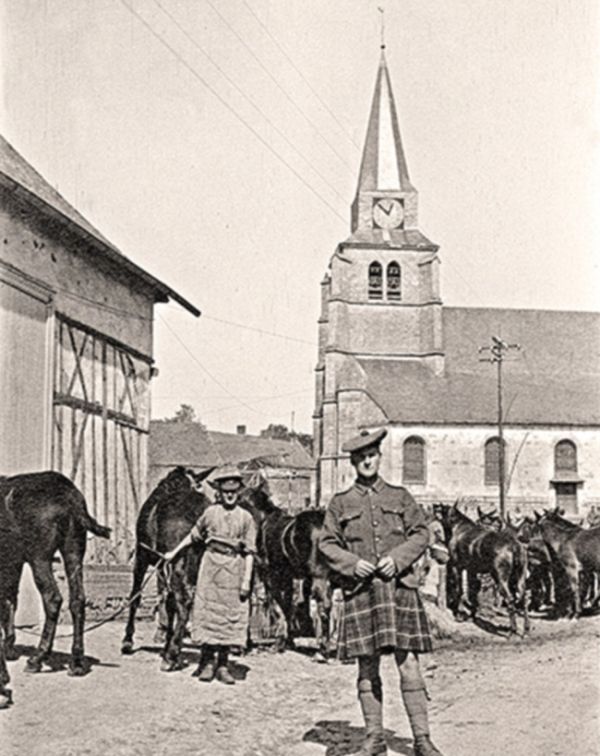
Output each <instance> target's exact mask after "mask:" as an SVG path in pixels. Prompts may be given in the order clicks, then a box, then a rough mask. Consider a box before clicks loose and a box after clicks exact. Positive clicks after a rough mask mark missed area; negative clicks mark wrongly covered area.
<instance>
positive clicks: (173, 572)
mask: <svg viewBox="0 0 600 756" xmlns="http://www.w3.org/2000/svg"><path fill="white" fill-rule="evenodd" d="M213 469H214V468H211V469H209V470H205V471H202V472H200V473H194V472H193V471H192V470H189V469H186V468H184V467H176V468H175V469H173V470H171V472H169V474H168V475H167V476H166V477H165V478H163V479H162V480H161V481H160V482H159V484H158V485H157V486H156V488H155V489H154V491H152V493H151V494H150V496H149V497H148V498H147V499H146V501H145V502H144V504H143V506H142V508H141V510H140V513H139V515H138V519H137V523H136V545H135V561H134V566H133V585H132V588H131V593H130V597H129V601H130V605H129V615H128V619H127V625H126V627H125V634H124V636H123V640H122V642H121V653H122V654H131V653H133V638H134V633H135V616H136V613H137V610H138V607H139V604H140V601H141V590H142V585H143V582H144V577H145V575H146V572H147V570H148V568H149V567H151V566H156V565H159V563H160V561H161V556H162V554H164V553H166V552H167V551H171V550H172V549H173V548H175V546H177V544H178V543H179V542H180V541H182V540H183V538H184V537H185V536H186V535H187V534H188V533H189V532H190V530H191V529H192V527H193V526H194V525H195V523H196V521H197V520H198V518H199V517H200V515H201V514H202V513H203V512H204V510H205V509H206V508H207V507H208V506H210V504H211V500H210V499H209V498H208V496H206V494H204V493H203V492H202V491H201V490H200V487H201V484H202V481H203V480H204V479H205V478H207V477H208V476H209V475H210V474H211V472H212V471H213ZM202 553H203V547H202V545H201V544H192V545H191V546H189V547H188V548H186V549H183V551H182V552H181V553H180V554H178V555H177V557H176V558H175V559H174V560H173V561H172V562H171V563H170V564H169V565H168V567H167V568H166V570H163V569H159V570H158V572H157V585H158V596H159V616H160V627H161V628H162V629H163V630H164V646H163V651H162V657H163V661H162V663H161V669H163V670H164V671H172V670H176V669H181V667H182V661H181V646H182V643H183V636H184V633H185V628H186V624H187V621H188V619H189V616H190V609H191V606H192V602H193V599H194V588H195V585H196V580H197V577H198V569H199V567H200V559H201V557H202Z"/></svg>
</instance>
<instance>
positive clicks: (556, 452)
mask: <svg viewBox="0 0 600 756" xmlns="http://www.w3.org/2000/svg"><path fill="white" fill-rule="evenodd" d="M321 287H322V304H321V315H320V318H319V323H318V328H319V353H318V363H317V367H316V401H315V412H314V437H315V456H316V459H317V471H318V483H317V490H318V502H319V504H320V505H321V506H326V505H327V503H328V502H329V500H330V499H331V497H332V496H333V494H334V493H336V492H338V491H342V490H345V489H347V488H348V487H349V486H350V485H351V483H352V480H353V475H352V468H351V466H350V461H349V458H348V455H347V454H344V453H342V452H341V447H342V444H343V443H344V441H346V440H347V439H348V438H350V437H351V436H353V435H355V434H356V433H357V432H358V431H360V430H362V429H367V430H372V429H375V428H381V427H385V428H386V429H387V431H388V433H387V436H386V438H385V440H384V442H383V445H382V453H383V461H382V474H383V476H384V477H385V478H386V480H388V481H389V482H390V483H392V484H396V485H404V486H406V487H407V488H408V489H409V490H410V491H411V492H412V493H413V495H414V496H415V497H416V498H417V500H418V501H420V502H421V503H423V504H425V505H426V504H430V503H433V502H437V501H444V502H447V503H452V502H454V501H455V500H456V499H457V498H461V499H462V500H463V501H467V502H470V503H474V502H477V503H479V504H483V505H484V506H491V505H497V504H498V502H499V495H500V487H499V481H500V479H501V477H502V476H501V474H500V472H501V469H503V470H504V476H503V477H504V492H505V502H506V508H507V511H508V512H511V511H517V512H519V511H520V512H523V513H526V512H531V511H532V510H533V509H542V508H544V507H553V506H555V505H560V506H562V507H564V508H565V509H566V510H567V512H568V513H570V514H571V515H573V516H576V517H580V516H585V515H586V514H587V512H588V511H589V510H590V509H591V508H592V507H593V508H595V509H597V508H598V507H599V506H600V314H599V313H592V312H565V311H550V310H535V309H500V308H481V307H445V306H444V304H443V298H442V291H441V289H440V255H439V247H438V245H436V244H435V243H434V242H432V241H431V240H430V239H428V238H427V237H426V236H425V234H424V233H423V232H422V231H421V229H420V227H419V205H418V192H417V190H416V189H415V187H414V186H413V184H412V183H411V180H410V178H409V172H408V166H407V160H406V156H405V152H404V149H403V146H402V140H401V136H400V129H399V124H398V115H397V111H396V106H395V102H394V96H393V92H392V86H391V81H390V75H389V71H388V67H387V64H386V60H385V53H384V52H383V51H382V54H381V60H380V64H379V68H378V72H377V78H376V83H375V92H374V95H373V101H372V105H371V111H370V116H369V121H368V127H367V134H366V139H365V143H364V148H363V154H362V162H361V166H360V172H359V177H358V186H357V190H356V196H355V198H354V201H353V203H352V210H351V233H350V236H349V237H348V238H347V239H346V240H345V241H342V242H341V243H340V244H339V245H338V246H337V249H336V250H335V252H334V254H333V256H332V257H331V260H330V263H329V269H328V272H327V274H326V275H325V277H324V279H323V281H322V284H321ZM493 338H495V339H496V340H497V342H496V343H497V344H500V343H501V344H502V345H503V347H502V352H503V363H504V364H503V365H501V369H502V373H501V380H502V383H501V391H499V390H498V370H497V367H498V366H497V364H491V363H490V362H489V361H482V357H484V358H485V357H486V356H487V357H490V356H491V352H489V351H486V352H483V353H481V352H480V347H486V345H487V346H490V345H493V343H494V342H492V339H493ZM509 345H515V348H514V349H511V350H509V349H506V350H505V349H504V346H509ZM517 345H518V348H517ZM499 396H500V399H501V402H502V405H501V407H502V412H501V417H502V435H501V436H500V435H499V426H498V417H499V411H498V398H499ZM502 458H504V459H503V465H502V468H501V460H502Z"/></svg>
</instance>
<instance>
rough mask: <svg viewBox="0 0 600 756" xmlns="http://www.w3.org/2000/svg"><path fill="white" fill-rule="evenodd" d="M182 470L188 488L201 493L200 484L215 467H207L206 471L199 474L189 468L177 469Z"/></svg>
mask: <svg viewBox="0 0 600 756" xmlns="http://www.w3.org/2000/svg"><path fill="white" fill-rule="evenodd" d="M179 469H181V470H183V473H184V475H185V477H186V478H187V480H188V483H189V485H190V488H191V489H192V490H193V491H196V492H198V493H200V492H201V491H202V483H203V481H205V480H206V478H208V476H209V475H210V474H211V473H212V472H213V471H214V470H215V469H216V468H215V467H209V468H208V469H207V470H201V471H200V472H194V471H193V470H192V469H191V468H189V467H186V468H183V467H182V468H179Z"/></svg>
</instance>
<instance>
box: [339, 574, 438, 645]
mask: <svg viewBox="0 0 600 756" xmlns="http://www.w3.org/2000/svg"><path fill="white" fill-rule="evenodd" d="M396 649H397V650H401V651H414V652H417V653H425V652H428V651H431V650H432V642H431V635H430V632H429V623H428V621H427V615H426V613H425V609H424V607H423V603H422V602H421V597H420V596H419V592H418V591H417V590H416V589H414V588H406V587H405V586H403V585H402V584H400V583H398V582H396V581H395V580H381V578H378V577H375V578H374V579H373V580H371V581H369V583H368V584H367V585H365V586H364V588H362V589H360V590H358V591H356V592H348V591H346V592H345V596H344V609H343V613H342V620H341V627H340V632H339V637H338V656H339V658H340V659H352V658H354V657H357V656H373V655H375V654H381V653H385V652H389V651H394V650H396Z"/></svg>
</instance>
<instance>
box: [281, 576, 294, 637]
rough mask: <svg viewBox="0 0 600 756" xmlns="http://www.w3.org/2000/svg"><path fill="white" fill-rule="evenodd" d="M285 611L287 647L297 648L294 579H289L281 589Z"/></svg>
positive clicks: (282, 606)
mask: <svg viewBox="0 0 600 756" xmlns="http://www.w3.org/2000/svg"><path fill="white" fill-rule="evenodd" d="M281 599H282V605H281V608H282V609H283V613H284V615H285V620H286V622H287V637H286V644H285V646H286V648H292V649H293V648H295V642H294V638H295V636H296V634H297V633H296V629H297V628H296V622H295V616H294V612H295V607H294V581H293V580H289V581H286V583H285V584H284V586H283V588H282V591H281Z"/></svg>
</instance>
